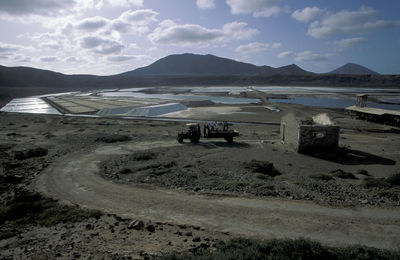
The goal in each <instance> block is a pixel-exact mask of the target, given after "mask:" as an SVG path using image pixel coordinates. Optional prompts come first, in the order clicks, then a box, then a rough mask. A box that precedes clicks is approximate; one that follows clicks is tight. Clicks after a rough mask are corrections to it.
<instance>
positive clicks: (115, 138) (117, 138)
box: [95, 134, 132, 143]
mask: <svg viewBox="0 0 400 260" xmlns="http://www.w3.org/2000/svg"><path fill="white" fill-rule="evenodd" d="M131 140H132V138H131V137H130V136H127V135H117V134H116V135H105V136H101V137H98V138H96V140H95V141H96V142H103V143H116V142H127V141H131Z"/></svg>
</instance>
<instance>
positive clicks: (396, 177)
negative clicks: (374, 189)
mask: <svg viewBox="0 0 400 260" xmlns="http://www.w3.org/2000/svg"><path fill="white" fill-rule="evenodd" d="M385 181H386V182H387V183H389V184H391V185H393V186H399V185H400V173H396V174H393V175H392V176H390V177H388V178H387V179H386V180H385Z"/></svg>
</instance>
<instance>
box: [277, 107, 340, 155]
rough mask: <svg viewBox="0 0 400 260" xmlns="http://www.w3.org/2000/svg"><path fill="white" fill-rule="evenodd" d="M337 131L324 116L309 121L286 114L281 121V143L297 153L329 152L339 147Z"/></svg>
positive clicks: (336, 127) (337, 128)
mask: <svg viewBox="0 0 400 260" xmlns="http://www.w3.org/2000/svg"><path fill="white" fill-rule="evenodd" d="M339 130H340V128H339V127H338V126H335V125H333V123H332V122H331V121H330V119H329V117H328V116H327V115H326V114H321V115H318V116H316V117H313V118H309V119H306V118H301V117H296V116H295V115H293V114H288V115H286V116H284V117H283V118H282V120H281V142H282V143H283V144H284V145H286V146H288V147H289V148H290V149H292V150H294V151H296V152H299V153H313V152H316V151H324V150H331V149H334V148H337V147H338V145H339Z"/></svg>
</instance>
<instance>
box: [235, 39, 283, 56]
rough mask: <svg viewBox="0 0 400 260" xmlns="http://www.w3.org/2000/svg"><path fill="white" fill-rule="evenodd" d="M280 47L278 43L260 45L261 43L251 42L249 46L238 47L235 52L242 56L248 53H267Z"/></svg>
mask: <svg viewBox="0 0 400 260" xmlns="http://www.w3.org/2000/svg"><path fill="white" fill-rule="evenodd" d="M280 46H281V44H280V43H273V44H269V43H261V42H251V43H249V44H245V45H240V46H238V47H237V48H236V49H235V51H236V52H240V53H243V54H250V53H261V52H264V51H267V50H269V49H274V48H279V47H280Z"/></svg>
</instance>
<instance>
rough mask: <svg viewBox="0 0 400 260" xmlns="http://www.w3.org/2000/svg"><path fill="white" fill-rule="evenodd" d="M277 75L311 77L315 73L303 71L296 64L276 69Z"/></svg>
mask: <svg viewBox="0 0 400 260" xmlns="http://www.w3.org/2000/svg"><path fill="white" fill-rule="evenodd" d="M275 74H278V75H310V74H313V73H312V72H309V71H306V70H303V69H302V68H300V67H299V66H297V65H296V64H291V65H287V66H283V67H279V68H276V69H275Z"/></svg>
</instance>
